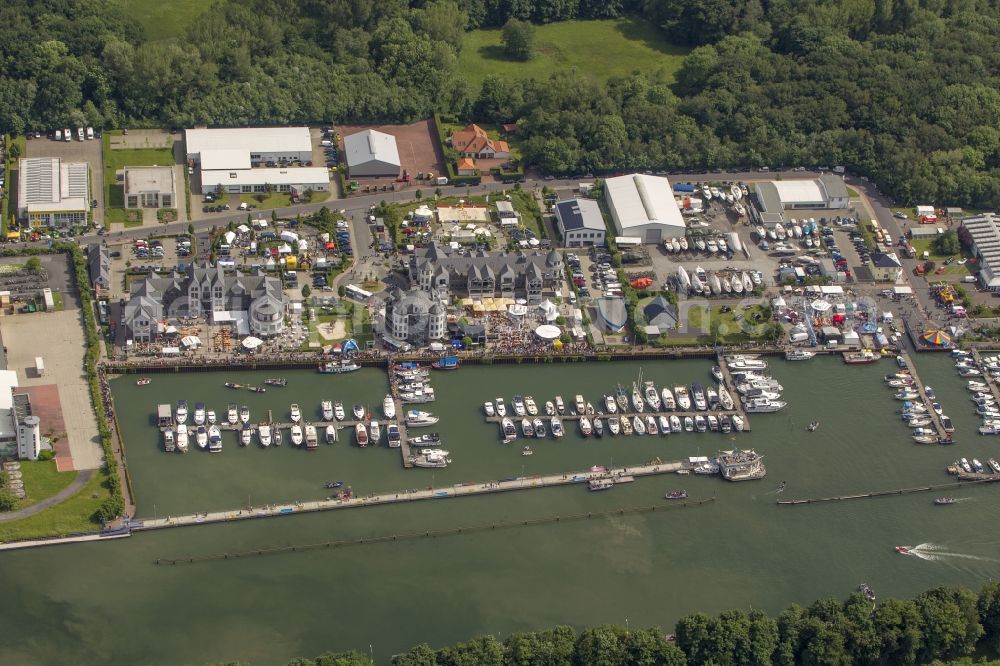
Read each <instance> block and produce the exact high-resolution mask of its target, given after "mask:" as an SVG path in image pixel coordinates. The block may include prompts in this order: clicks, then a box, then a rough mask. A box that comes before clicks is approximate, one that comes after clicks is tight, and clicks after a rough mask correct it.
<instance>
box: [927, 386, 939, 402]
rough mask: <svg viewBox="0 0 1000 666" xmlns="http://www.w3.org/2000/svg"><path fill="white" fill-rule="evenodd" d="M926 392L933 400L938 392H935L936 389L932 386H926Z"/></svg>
mask: <svg viewBox="0 0 1000 666" xmlns="http://www.w3.org/2000/svg"><path fill="white" fill-rule="evenodd" d="M924 394H926V395H927V397H928V398H930V399H931V400H934V399H935V398H937V393H935V392H934V389H932V388H931V387H930V386H925V387H924Z"/></svg>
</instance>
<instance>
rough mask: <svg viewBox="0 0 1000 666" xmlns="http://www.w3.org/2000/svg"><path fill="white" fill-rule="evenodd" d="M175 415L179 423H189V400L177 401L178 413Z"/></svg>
mask: <svg viewBox="0 0 1000 666" xmlns="http://www.w3.org/2000/svg"><path fill="white" fill-rule="evenodd" d="M175 414H176V420H177V423H185V422H187V418H188V404H187V400H178V401H177V411H176V412H175Z"/></svg>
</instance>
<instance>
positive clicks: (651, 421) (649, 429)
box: [646, 414, 660, 435]
mask: <svg viewBox="0 0 1000 666" xmlns="http://www.w3.org/2000/svg"><path fill="white" fill-rule="evenodd" d="M659 433H660V429H659V428H657V427H656V417H655V416H653V415H652V414H650V415H648V416H646V434H647V435H658V434H659Z"/></svg>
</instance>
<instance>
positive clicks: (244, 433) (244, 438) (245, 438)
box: [240, 423, 253, 446]
mask: <svg viewBox="0 0 1000 666" xmlns="http://www.w3.org/2000/svg"><path fill="white" fill-rule="evenodd" d="M251 437H253V428H252V427H251V426H250V424H249V423H244V424H243V429H242V430H240V444H241V445H242V446H247V445H248V444H250V438H251Z"/></svg>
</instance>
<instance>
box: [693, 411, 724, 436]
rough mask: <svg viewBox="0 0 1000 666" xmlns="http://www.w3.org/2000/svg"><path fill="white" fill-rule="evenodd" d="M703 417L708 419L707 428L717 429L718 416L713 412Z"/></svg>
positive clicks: (716, 430) (714, 430) (715, 430)
mask: <svg viewBox="0 0 1000 666" xmlns="http://www.w3.org/2000/svg"><path fill="white" fill-rule="evenodd" d="M705 419H706V420H707V421H708V429H709V430H711V431H712V432H718V431H719V418H718V417H717V416H716V415H715V414H709V415H708V416H706V417H705ZM696 422H697V420H696Z"/></svg>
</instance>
